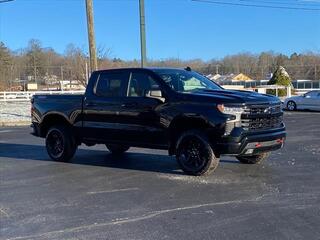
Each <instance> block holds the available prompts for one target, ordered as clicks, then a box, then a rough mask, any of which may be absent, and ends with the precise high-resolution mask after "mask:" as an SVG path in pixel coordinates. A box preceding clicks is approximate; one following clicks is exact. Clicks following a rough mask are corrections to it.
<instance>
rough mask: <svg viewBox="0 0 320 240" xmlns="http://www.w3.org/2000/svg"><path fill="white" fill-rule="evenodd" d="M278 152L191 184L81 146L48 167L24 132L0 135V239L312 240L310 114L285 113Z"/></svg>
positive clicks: (315, 118)
mask: <svg viewBox="0 0 320 240" xmlns="http://www.w3.org/2000/svg"><path fill="white" fill-rule="evenodd" d="M285 122H286V124H287V130H288V139H287V143H286V146H285V148H284V149H282V150H280V151H277V152H274V153H272V155H271V157H270V159H269V160H267V161H266V162H264V163H262V164H260V165H244V164H240V163H238V162H237V161H236V160H235V159H234V158H231V157H224V156H222V158H221V163H220V165H219V167H218V169H217V170H216V171H215V172H214V173H213V174H212V175H211V176H208V177H191V176H186V175H184V174H183V173H182V172H181V170H179V169H178V166H177V163H176V161H175V159H174V157H169V156H167V155H166V152H165V151H155V150H146V149H132V150H131V151H129V152H128V153H126V154H125V155H124V156H123V157H120V158H116V157H113V156H111V154H109V152H108V151H107V150H106V148H105V147H104V146H102V145H101V146H96V147H91V148H88V147H81V148H80V150H78V152H77V154H76V156H75V158H74V159H73V161H72V162H71V163H58V162H53V161H51V160H50V159H49V158H48V156H47V154H46V151H45V148H44V140H43V139H40V138H36V137H33V136H31V135H30V134H29V132H30V129H29V128H27V127H18V128H0V174H1V175H0V176H1V189H0V190H1V191H0V216H1V222H0V227H1V231H0V238H1V239H153V240H154V239H192V240H194V239H268V240H269V239H320V177H319V172H320V127H319V126H320V114H319V113H310V112H297V113H286V114H285Z"/></svg>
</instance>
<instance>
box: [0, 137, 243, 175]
mask: <svg viewBox="0 0 320 240" xmlns="http://www.w3.org/2000/svg"><path fill="white" fill-rule="evenodd" d="M1 157H2V158H12V159H14V160H37V161H48V162H54V161H53V160H51V159H50V158H49V156H48V155H47V152H46V149H45V147H44V146H41V145H28V144H13V143H0V158H1ZM220 162H228V163H238V161H232V160H230V161H227V160H221V161H220ZM64 164H79V165H90V166H100V167H109V168H119V169H127V170H138V171H147V172H159V173H170V174H178V175H181V174H182V175H184V173H183V172H182V171H181V170H180V168H179V166H178V164H177V162H176V160H175V158H174V157H171V156H167V155H161V154H150V153H140V152H130V151H129V152H127V153H124V154H122V155H121V156H115V155H112V154H111V153H110V152H108V151H107V150H105V151H103V150H96V149H93V150H90V149H78V150H77V153H76V154H75V156H74V158H73V159H72V160H71V161H70V162H67V163H64Z"/></svg>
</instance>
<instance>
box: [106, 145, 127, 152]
mask: <svg viewBox="0 0 320 240" xmlns="http://www.w3.org/2000/svg"><path fill="white" fill-rule="evenodd" d="M106 147H107V148H108V150H109V151H110V152H111V153H112V154H115V155H119V154H122V153H124V152H126V151H128V150H129V148H130V147H129V146H124V145H119V144H106Z"/></svg>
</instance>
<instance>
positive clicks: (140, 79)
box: [128, 73, 159, 97]
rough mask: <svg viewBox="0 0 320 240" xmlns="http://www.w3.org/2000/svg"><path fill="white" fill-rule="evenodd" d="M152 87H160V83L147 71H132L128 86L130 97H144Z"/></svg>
mask: <svg viewBox="0 0 320 240" xmlns="http://www.w3.org/2000/svg"><path fill="white" fill-rule="evenodd" d="M151 89H159V85H158V84H157V82H156V81H155V80H154V79H153V78H152V77H151V76H149V75H148V74H146V73H132V75H131V79H130V82H129V88H128V96H129V97H143V96H144V95H145V93H146V92H147V91H148V90H151Z"/></svg>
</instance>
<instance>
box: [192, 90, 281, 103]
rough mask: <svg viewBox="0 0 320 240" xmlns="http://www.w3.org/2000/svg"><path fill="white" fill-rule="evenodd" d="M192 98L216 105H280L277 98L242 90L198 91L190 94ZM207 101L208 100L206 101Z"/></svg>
mask: <svg viewBox="0 0 320 240" xmlns="http://www.w3.org/2000/svg"><path fill="white" fill-rule="evenodd" d="M190 95H193V96H194V97H207V98H210V99H212V100H214V101H215V102H217V103H230V104H239V103H240V104H246V103H249V104H254V103H258V104H259V103H280V100H279V98H277V97H275V96H273V95H268V94H260V93H257V92H251V91H242V90H225V89H221V90H207V89H199V90H197V91H194V92H192V93H190ZM208 100H209V99H208Z"/></svg>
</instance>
